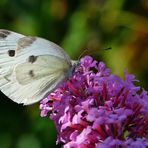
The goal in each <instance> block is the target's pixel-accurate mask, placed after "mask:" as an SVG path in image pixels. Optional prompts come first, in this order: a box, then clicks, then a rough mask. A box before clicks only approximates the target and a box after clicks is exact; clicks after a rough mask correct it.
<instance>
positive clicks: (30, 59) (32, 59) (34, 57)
mask: <svg viewBox="0 0 148 148" xmlns="http://www.w3.org/2000/svg"><path fill="white" fill-rule="evenodd" d="M37 57H38V56H34V55H31V56H29V58H28V62H30V63H34V62H35V61H36V60H37Z"/></svg>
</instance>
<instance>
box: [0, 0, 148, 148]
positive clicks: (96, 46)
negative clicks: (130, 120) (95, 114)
mask: <svg viewBox="0 0 148 148" xmlns="http://www.w3.org/2000/svg"><path fill="white" fill-rule="evenodd" d="M0 28H3V29H9V30H13V31H16V32H19V33H22V34H25V35H35V36H40V37H44V38H46V39H48V40H51V41H53V42H55V43H57V44H59V45H60V46H61V47H63V48H64V49H65V51H66V52H67V53H68V54H69V55H70V57H71V58H72V59H77V58H78V57H79V55H80V54H81V53H82V51H83V50H85V49H88V51H87V53H86V54H89V55H92V56H93V57H94V58H95V59H96V60H102V61H104V62H105V63H106V65H107V66H108V67H110V68H111V69H112V72H113V73H115V74H118V75H120V76H122V77H123V71H124V68H126V69H127V71H128V72H129V73H134V74H135V75H136V78H137V79H139V80H140V81H141V82H140V83H138V85H141V86H142V87H144V88H145V89H147V90H148V0H134V1H132V0H69V1H68V0H0ZM108 47H112V49H111V50H103V49H105V48H108ZM0 97H1V98H0V99H1V101H0V148H29V147H31V148H48V147H51V148H55V147H58V146H55V141H56V133H55V128H54V125H53V123H52V121H50V120H49V119H48V118H41V117H40V115H39V114H40V111H39V104H35V105H32V106H27V107H26V106H25V107H24V106H21V105H17V104H15V103H13V102H12V101H11V100H9V99H8V98H7V97H6V96H4V95H3V94H2V93H1V94H0ZM59 147H60V146H59Z"/></svg>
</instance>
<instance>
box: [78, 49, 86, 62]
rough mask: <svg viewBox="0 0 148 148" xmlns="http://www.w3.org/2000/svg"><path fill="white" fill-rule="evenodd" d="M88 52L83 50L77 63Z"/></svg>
mask: <svg viewBox="0 0 148 148" xmlns="http://www.w3.org/2000/svg"><path fill="white" fill-rule="evenodd" d="M87 51H88V49H85V50H83V52H82V53H81V54H80V56H79V57H78V61H79V60H80V59H81V57H82V56H83V55H84V53H86V52H87Z"/></svg>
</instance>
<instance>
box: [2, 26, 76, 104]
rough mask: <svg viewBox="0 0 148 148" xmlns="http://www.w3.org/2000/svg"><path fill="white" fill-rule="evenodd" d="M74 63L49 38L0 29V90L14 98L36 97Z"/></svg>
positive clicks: (27, 99)
mask: <svg viewBox="0 0 148 148" xmlns="http://www.w3.org/2000/svg"><path fill="white" fill-rule="evenodd" d="M74 63H75V62H73V61H71V60H70V58H69V56H68V55H67V54H66V53H65V52H64V50H63V49H62V48H60V47H59V46H57V45H56V44H54V43H52V42H50V41H47V40H45V39H42V38H39V37H31V36H24V35H22V34H18V33H15V32H12V31H8V30H3V29H0V90H1V91H2V92H3V93H4V94H5V95H7V96H8V97H9V98H10V99H11V100H13V101H14V102H17V103H23V104H24V105H29V104H33V103H35V102H38V101H40V100H41V99H43V97H44V96H45V94H47V93H48V92H51V91H53V90H54V89H55V88H56V87H57V86H58V84H59V83H61V82H62V81H63V80H64V79H66V78H67V77H68V75H69V74H70V73H71V71H73V69H74V67H75V64H74Z"/></svg>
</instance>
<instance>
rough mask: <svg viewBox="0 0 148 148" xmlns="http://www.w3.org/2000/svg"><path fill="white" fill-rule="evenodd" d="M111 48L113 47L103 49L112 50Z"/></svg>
mask: <svg viewBox="0 0 148 148" xmlns="http://www.w3.org/2000/svg"><path fill="white" fill-rule="evenodd" d="M110 49H112V47H108V48H104V49H103V50H110Z"/></svg>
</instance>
